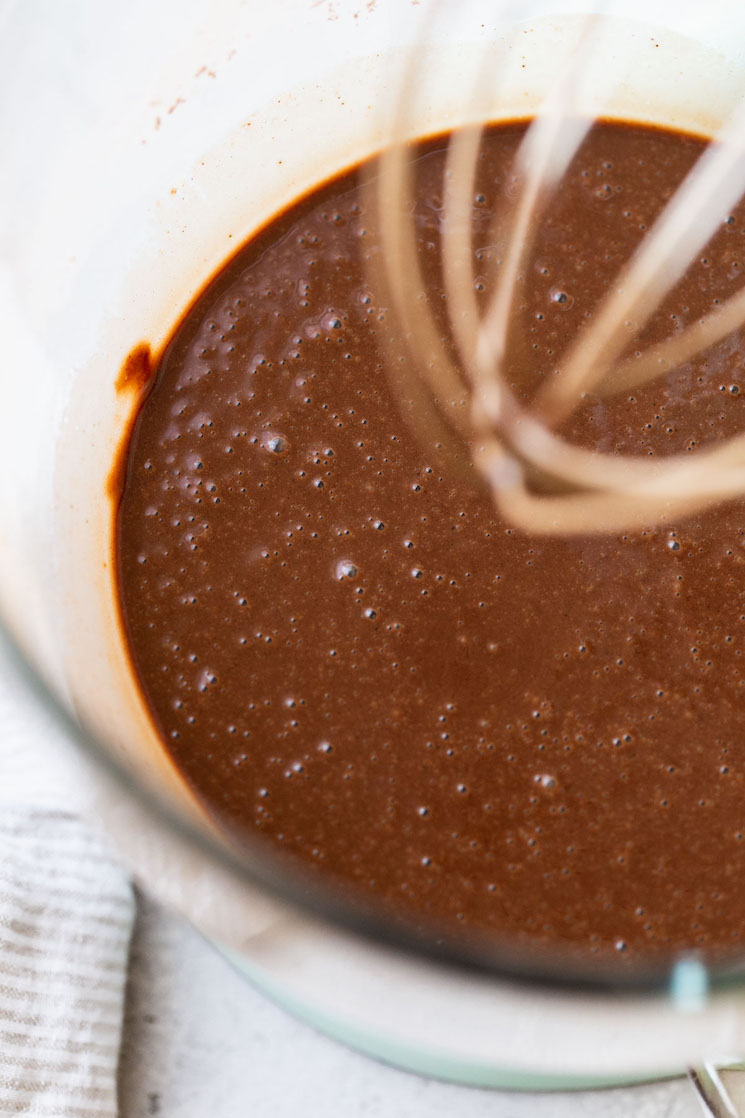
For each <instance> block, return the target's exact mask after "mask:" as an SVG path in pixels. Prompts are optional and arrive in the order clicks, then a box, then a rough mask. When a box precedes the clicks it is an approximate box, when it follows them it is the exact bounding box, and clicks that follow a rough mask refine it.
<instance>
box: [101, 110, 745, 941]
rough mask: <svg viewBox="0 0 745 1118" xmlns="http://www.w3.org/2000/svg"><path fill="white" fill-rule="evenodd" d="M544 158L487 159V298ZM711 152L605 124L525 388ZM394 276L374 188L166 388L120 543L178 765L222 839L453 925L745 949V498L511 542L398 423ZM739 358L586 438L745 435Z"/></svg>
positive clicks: (498, 134) (734, 224)
mask: <svg viewBox="0 0 745 1118" xmlns="http://www.w3.org/2000/svg"><path fill="white" fill-rule="evenodd" d="M522 132H523V126H521V125H517V124H516V125H507V126H503V127H495V128H493V129H491V130H490V131H488V132H487V134H486V139H485V145H484V151H483V157H482V160H481V162H480V169H479V179H478V183H477V190H476V193H475V195H474V204H473V229H474V241H473V244H474V253H475V257H476V259H477V261H480V262H481V264H480V265H479V268H481V269H482V272H483V274H482V275H481V277H480V278H479V280H478V282H477V288H478V290H479V291H480V292H481V293H482V294H481V297H486V296H487V295H488V280H487V275H488V272H489V263H490V262H492V261H494V260H499V258H500V252H501V250H502V247H503V246H502V245H500V244H499V243H497V244H495V243H490V241H489V236H488V229H489V225H490V222H491V219H492V216H493V213H494V208H495V206H496V205H497V204H498V203H499V200H500V195H501V190H502V186H503V184H504V182H505V180H506V179H507V177H508V175H509V168H510V162H511V158H512V156H513V154H514V151H515V148H516V145H517V143H518V141H519V139H520V137H521V135H522ZM443 148H444V141H440V142H437V141H435V142H434V143H430V144H428V145H427V146H426V147H423V148H422V152H421V157H420V159H419V163H418V181H419V189H418V193H417V203H416V226H417V231H418V237H419V239H420V244H421V246H422V250H423V253H424V255H425V257H427V259H428V260H429V261H431V264H430V265H429V266H428V267H429V282H430V291H429V297H430V299H431V300H432V301H433V303H434V304H435V305H437V306H439V307H442V300H441V280H440V272H439V248H440V229H441V223H442V220H443V215H442V187H441V175H442V168H443ZM701 148H702V143H701V142H700V141H698V140H696V139H693V138H690V137H686V136H682V135H679V134H673V133H667V132H663V131H657V130H651V129H646V128H640V127H634V126H628V125H612V124H602V123H601V124H598V125H596V126H595V127H594V129H593V130H592V132H591V133H590V135H589V137H588V139H587V140H586V142H585V144H584V146H583V147H582V149H581V152H580V153H579V155H578V156H577V158H576V159H575V161H574V163H573V164H572V167H571V169H570V172H569V174H568V176H567V178H566V181H565V183H564V184H563V186H562V188H561V191H560V193H559V195H558V197H557V198H556V200H555V202H554V203H553V204H552V206H551V208H550V211H549V214H548V216H547V218H546V219H545V220H544V222H543V224H542V227H541V229H540V231H539V233H538V236H537V241H536V246H535V252H534V256H533V259H532V261H531V264H530V268H529V269H528V271H527V275H526V284H525V289H524V300H523V306H522V310H521V314H520V316H519V319H518V320H517V322H516V325H515V337H514V345H513V353H514V369H515V373H514V376H515V383H516V384H517V385H518V389H519V391H524V390H526V386H529V385H533V386H535V385H536V384H537V383H539V382H540V380H541V378H544V377H549V376H553V375H555V371H556V370H557V369H560V366H561V354H562V352H563V351H564V350H565V349H566V347H567V345H568V344H569V342H570V341H571V340H572V339H573V338H574V337H575V335H576V332H577V331H578V330H579V329H581V327H582V326H583V324H584V322H585V320H586V318H587V317H588V316H589V315H590V314H591V313H592V310H593V308H594V307H595V306H596V305H597V303H598V300H599V299H600V298H601V297H602V296H603V294H604V293H605V292H606V291H607V290H608V288H609V285H611V284H612V283H613V279H614V277H615V276H616V274H617V272H618V269H619V267H620V265H621V264H622V263H623V261H625V260H626V259H627V258H628V256H629V254H630V252H631V251H632V250H633V248H634V247H635V245H636V244H637V243H638V242H639V240H640V239H641V237H642V236H643V233H644V230H645V228H648V227H649V226H650V224H651V222H652V221H653V219H654V217H655V215H656V214H657V213H658V212H659V210H660V209H661V207H662V205H663V203H664V201H665V199H666V198H667V197H669V195H670V194H671V193H672V191H673V190H674V188H675V187H676V185H677V184H678V183H679V182H680V181H681V179H682V177H683V175H684V174H685V172H686V170H687V169H688V168H689V167H690V166H691V164H692V163H693V161H694V159H695V157H696V156H697V155H698V154H699V152H700V151H701ZM744 230H745V210H743V211H740V210H737V211H735V213H734V214H733V215H732V216H731V217H730V218H728V220H727V221H725V222H724V223H723V225H722V228H721V230H720V232H719V233H718V234H717V235H716V237H715V238H714V240H713V242H712V243H711V244H710V245H709V246H708V248H707V250H706V252H705V254H704V256H703V258H702V259H699V260H697V261H695V262H694V263H693V264H692V265H691V268H690V269H689V272H688V274H687V275H686V277H685V279H684V281H683V282H682V283H681V284H680V285H679V286H678V288H677V289H676V292H675V295H674V297H673V298H671V299H669V300H668V302H667V303H666V304H665V306H664V307H663V308H662V309H661V310H660V312H659V313H658V314H657V315H656V316H655V318H654V320H653V322H652V324H651V325H650V327H649V328H648V329H647V330H646V331H645V334H644V337H643V339H642V341H643V342H647V341H653V340H659V339H661V338H663V337H666V336H667V335H669V334H670V332H671V331H673V330H676V329H679V328H682V327H683V326H684V325H686V324H688V323H691V322H694V321H696V319H697V318H698V317H700V316H701V315H702V314H703V313H704V312H705V311H708V310H710V309H712V307H713V306H714V305H715V304H716V303H717V301H718V300H719V301H722V300H723V299H724V298H726V297H727V296H728V295H730V294H732V293H733V292H734V291H735V290H737V288H738V287H739V285H740V282H741V280H740V273H741V272H742V271H743V264H745V254H744V253H743V249H745V241H744V240H743V231H744ZM378 251H379V240H378V237H377V234H376V230H375V225H374V218H373V215H372V214H371V213H370V212H366V210H365V204H364V197H363V194H362V192H361V191H360V189H359V177H358V173H357V172H352V173H350V174H346V175H343V176H341V177H340V178H338V179H336V180H335V181H333V182H332V183H330V184H327V185H325V186H324V187H322V188H320V189H319V190H318V191H316V192H314V193H312V194H311V195H310V196H308V197H307V198H305V199H304V200H302V201H301V202H300V203H299V204H298V205H296V206H294V207H293V208H291V209H290V210H288V211H287V212H286V213H285V214H283V215H282V216H281V217H279V218H278V219H277V220H276V221H274V222H273V223H272V224H270V225H269V226H268V227H267V228H266V229H265V230H263V231H262V232H261V233H260V234H259V235H258V236H257V237H256V238H255V239H254V240H252V241H251V242H250V243H249V244H248V245H246V246H245V247H244V248H243V249H242V250H241V251H240V252H239V253H238V254H237V256H235V258H234V259H232V260H231V261H230V262H229V263H228V264H227V265H226V267H225V268H224V270H223V271H222V272H221V273H220V274H219V275H218V277H217V278H216V279H215V281H214V282H213V283H212V284H211V285H210V286H209V288H208V289H207V290H206V292H205V293H204V294H203V296H202V297H201V298H200V299H199V300H198V301H197V303H196V304H195V306H194V307H193V308H192V309H191V310H190V311H189V312H188V313H187V315H186V316H185V318H184V319H183V321H182V322H181V324H180V325H179V326H178V328H177V330H176V331H175V334H174V336H173V338H172V341H171V343H170V345H169V346H168V349H167V350H166V352H165V355H164V357H163V359H162V361H161V363H160V366H159V368H158V371H157V376H156V377H155V379H154V382H153V386H152V389H151V391H150V392H149V395H148V396H147V399H146V402H145V404H144V406H143V407H142V410H141V412H140V415H139V418H138V420H137V422H136V425H135V427H134V430H133V435H132V440H131V446H130V449H129V459H128V469H127V476H126V483H125V487H124V493H123V498H122V502H121V507H120V513H119V521H118V544H117V546H118V558H119V574H120V588H121V600H122V608H123V616H124V619H125V623H126V631H127V635H128V638H129V641H130V646H131V651H132V656H133V659H134V663H135V666H136V669H137V672H138V674H139V678H140V680H141V684H142V688H143V690H144V693H145V695H146V697H147V700H148V702H149V705H150V708H151V711H152V715H153V718H154V720H155V722H156V724H157V726H158V728H159V730H160V732H161V733H162V737H163V741H164V743H165V745H166V747H167V749H168V750H169V751H170V753H171V754H172V756H173V758H174V759H175V761H176V763H177V764H178V766H179V767H180V769H181V770H182V771H183V773H184V774H185V776H186V778H187V779H188V781H189V782H190V783H191V785H192V786H193V788H194V790H195V792H196V794H197V795H198V796H199V798H200V799H201V800H202V801H203V802H204V803H205V804H206V805H207V806H208V807H209V809H210V810H211V811H212V812H213V813H214V814H215V815H217V816H218V817H219V818H220V819H222V820H224V821H226V822H228V823H230V824H231V825H235V824H238V825H240V826H242V827H247V828H250V829H252V830H255V831H257V832H260V834H261V835H263V836H265V838H266V840H267V841H268V842H270V843H272V844H274V846H275V847H278V848H281V849H283V850H285V851H286V852H287V855H288V856H289V857H291V858H292V859H294V860H295V861H296V862H297V861H298V860H299V862H300V863H301V864H302V865H304V866H305V867H307V872H308V874H319V875H323V876H324V878H326V879H327V880H329V881H332V882H336V883H339V884H341V885H342V886H343V887H344V888H345V889H346V890H347V891H350V889H351V891H352V892H354V891H355V890H357V891H358V892H359V894H360V895H362V896H366V897H368V898H375V899H376V900H380V901H382V902H383V903H385V904H387V905H391V906H393V908H394V909H395V910H396V911H398V912H405V913H409V914H411V915H412V916H413V917H414V918H415V919H417V920H419V921H420V922H421V923H423V924H426V923H427V921H428V920H430V919H432V918H435V919H436V920H439V921H444V922H445V923H446V924H450V923H451V922H453V926H455V927H468V928H471V929H475V930H477V931H479V932H484V931H486V932H492V933H497V934H499V935H500V936H507V937H508V938H511V939H514V940H515V941H517V942H519V943H523V944H529V943H548V944H551V945H552V946H556V945H559V944H565V945H572V946H573V947H574V948H580V949H584V948H586V949H587V951H588V952H610V953H613V952H614V951H617V950H625V951H626V952H627V955H628V956H630V957H639V956H640V955H642V954H643V955H644V956H645V957H646V956H649V955H658V954H665V955H667V954H668V953H671V952H673V951H676V950H678V949H681V948H701V949H703V950H705V951H706V952H708V953H712V954H719V953H723V952H730V951H732V950H733V949H735V948H736V946H737V944H738V943H742V941H743V939H745V888H744V887H743V882H744V881H745V740H743V724H744V721H745V719H744V718H743V684H744V683H745V676H744V674H743V673H744V670H745V657H743V648H745V597H744V595H745V516H743V511H742V506H741V505H736V504H731V505H729V506H727V507H725V508H722V509H718V510H715V511H713V512H708V513H706V514H705V515H701V516H699V517H696V518H693V519H691V520H688V521H685V522H683V523H680V524H676V525H671V526H670V528H669V530H668V529H665V530H650V531H646V532H644V531H642V532H635V533H629V534H627V535H622V536H618V537H600V538H571V539H531V538H528V537H526V536H525V535H523V534H521V533H520V532H518V531H516V530H511V529H510V527H509V526H508V525H507V524H505V523H503V522H502V521H501V520H500V519H499V517H498V516H496V515H495V511H494V508H493V505H492V503H491V502H490V499H489V496H488V495H487V494H486V493H485V492H484V491H483V490H482V488H481V487H480V486H479V484H478V482H477V479H476V475H475V474H474V475H473V478H472V479H471V481H468V480H467V479H466V480H465V481H464V480H463V479H458V478H455V477H451V476H449V474H448V473H447V472H446V471H445V470H444V469H443V467H442V466H441V465H438V459H437V458H436V456H435V453H434V449H433V448H432V447H430V448H427V447H422V446H421V445H419V444H418V442H417V440H416V439H415V437H414V436H413V435H412V434H411V432H410V430H409V428H408V426H407V423H406V421H405V420H404V419H402V418H401V415H400V413H399V411H398V410H397V406H396V402H395V400H396V397H395V394H394V393H393V392H392V391H391V389H390V387H389V383H388V380H387V378H386V373H385V370H384V367H383V358H382V357H381V353H382V350H379V349H378V347H377V344H376V343H377V341H378V339H379V337H380V336H381V335H382V334H383V333H384V332H386V331H388V332H389V334H390V332H391V331H392V330H393V329H394V327H393V316H392V315H391V314H390V312H389V311H388V310H387V309H386V306H385V305H383V296H382V293H377V292H376V291H375V290H373V289H372V288H371V286H370V273H369V270H368V267H367V263H366V261H368V260H369V259H370V256H371V254H375V253H377V252H378ZM389 341H391V339H390V337H389ZM392 341H393V344H394V347H395V338H393V339H392ZM443 344H448V343H447V341H446V340H445V341H444V342H443ZM640 344H641V343H640V341H639V340H638V339H637V340H635V341H634V343H633V345H634V346H639V345H640ZM742 344H743V339H742V337H741V336H740V335H739V334H738V335H736V336H734V337H732V338H730V339H728V340H727V341H725V342H723V343H721V344H720V345H718V346H717V347H715V348H712V349H710V350H709V351H707V352H706V353H705V354H704V355H702V356H701V357H700V358H698V359H696V360H695V361H693V362H691V363H689V364H687V365H685V366H684V367H683V368H681V369H680V370H678V371H676V372H674V373H672V374H670V375H668V376H667V378H666V379H665V380H663V381H662V382H659V383H656V384H653V385H651V386H649V387H648V388H646V389H644V390H640V391H635V392H634V393H633V394H632V395H628V394H624V395H623V396H622V397H621V398H620V399H615V400H612V401H610V402H601V401H599V400H595V399H591V400H589V401H588V404H587V406H586V407H584V408H583V409H582V411H581V413H579V414H577V416H575V418H574V419H573V420H572V421H571V422H570V423H569V424H567V425H566V431H567V432H568V433H569V434H570V435H571V437H572V438H573V439H574V440H575V441H577V442H579V443H581V444H582V445H585V446H591V447H596V448H598V449H600V450H603V451H606V452H607V451H613V450H618V451H619V452H622V453H636V454H644V453H646V452H648V453H649V454H668V453H672V452H679V451H685V450H689V449H690V450H695V449H696V448H697V447H699V446H701V445H702V444H704V443H706V442H711V441H713V440H718V439H721V438H724V437H726V436H729V435H731V434H733V433H734V432H735V431H738V430H741V429H742V428H743V426H745V424H744V423H743V418H744V413H743V408H745V399H744V398H745V375H744V374H743V367H742V366H743V362H742V358H741V356H740V354H741V350H742ZM402 352H403V351H402ZM632 352H633V349H632Z"/></svg>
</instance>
